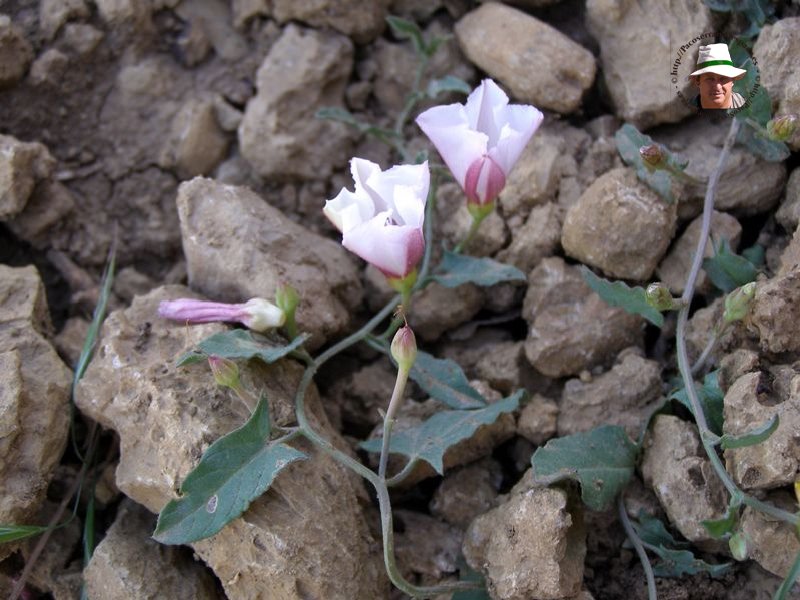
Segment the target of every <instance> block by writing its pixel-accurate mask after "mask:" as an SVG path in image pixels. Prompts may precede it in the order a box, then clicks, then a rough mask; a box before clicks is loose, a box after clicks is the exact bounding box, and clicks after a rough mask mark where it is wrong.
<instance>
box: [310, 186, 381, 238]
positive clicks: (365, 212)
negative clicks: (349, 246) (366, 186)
mask: <svg viewBox="0 0 800 600" xmlns="http://www.w3.org/2000/svg"><path fill="white" fill-rule="evenodd" d="M322 212H323V213H325V216H326V217H328V219H330V220H331V222H332V223H333V224H334V225H335V226H336V228H337V229H338V230H339V231H341V232H342V233H344V232H346V231H349V230H350V229H352V228H353V227H355V226H356V225H359V224H360V223H363V222H364V221H366V220H367V219H370V218H372V216H373V215H374V214H375V205H374V204H373V202H372V199H371V198H370V196H369V195H368V194H366V193H364V192H363V190H362V193H361V194H354V193H353V192H351V191H349V190H346V189H343V190H342V191H341V192H339V195H338V196H336V197H335V198H334V199H333V200H328V201H326V202H325V206H324V207H323V209H322Z"/></svg>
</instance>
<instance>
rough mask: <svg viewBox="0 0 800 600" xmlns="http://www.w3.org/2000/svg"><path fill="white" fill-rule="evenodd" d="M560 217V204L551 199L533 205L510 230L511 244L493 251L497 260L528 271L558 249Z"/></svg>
mask: <svg viewBox="0 0 800 600" xmlns="http://www.w3.org/2000/svg"><path fill="white" fill-rule="evenodd" d="M562 218H563V215H562V211H561V209H560V207H559V206H558V205H557V204H555V203H553V202H548V203H547V204H543V205H541V206H537V207H535V208H534V209H533V210H531V212H530V214H529V215H528V219H527V220H526V221H525V224H524V225H523V226H522V227H520V228H518V229H517V230H515V231H514V232H513V234H512V238H511V244H509V245H508V247H507V248H504V249H503V250H501V251H500V252H499V253H498V254H497V260H499V261H500V262H504V263H509V264H512V265H514V266H515V267H517V268H518V269H519V270H521V271H522V272H523V273H529V272H530V271H531V270H532V269H533V268H534V267H535V266H536V265H538V264H539V263H540V262H541V261H542V259H543V258H547V257H548V256H552V255H553V254H555V253H556V250H558V247H559V245H560V243H561V220H562Z"/></svg>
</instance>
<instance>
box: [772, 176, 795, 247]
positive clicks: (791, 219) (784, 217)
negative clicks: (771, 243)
mask: <svg viewBox="0 0 800 600" xmlns="http://www.w3.org/2000/svg"><path fill="white" fill-rule="evenodd" d="M775 220H776V221H778V223H780V225H781V226H782V227H783V228H784V229H785V230H786V231H789V232H791V231H794V230H795V229H797V224H798V223H800V169H798V168H795V169H794V171H792V173H791V175H789V181H787V182H786V190H785V195H784V199H783V201H782V202H781V205H780V206H779V207H778V210H777V211H776V212H775Z"/></svg>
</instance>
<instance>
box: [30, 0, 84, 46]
mask: <svg viewBox="0 0 800 600" xmlns="http://www.w3.org/2000/svg"><path fill="white" fill-rule="evenodd" d="M89 15H90V12H89V7H88V6H87V5H86V2H85V1H84V0H40V2H39V29H40V31H41V32H42V35H43V36H44V38H45V39H46V40H52V39H53V38H54V37H55V35H56V34H57V33H58V31H59V30H60V29H61V27H62V26H63V25H64V23H66V22H67V21H69V20H70V19H75V18H78V19H85V18H87V17H89Z"/></svg>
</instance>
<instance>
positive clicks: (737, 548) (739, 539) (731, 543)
mask: <svg viewBox="0 0 800 600" xmlns="http://www.w3.org/2000/svg"><path fill="white" fill-rule="evenodd" d="M728 547H729V548H730V550H731V556H733V558H735V559H736V560H738V561H742V560H747V554H748V548H747V537H746V536H745V534H744V533H742V532H741V531H737V532H736V533H734V534H733V535H732V536H731V539H729V540H728Z"/></svg>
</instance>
